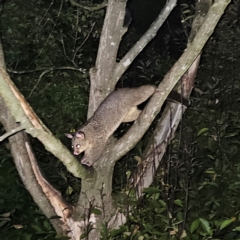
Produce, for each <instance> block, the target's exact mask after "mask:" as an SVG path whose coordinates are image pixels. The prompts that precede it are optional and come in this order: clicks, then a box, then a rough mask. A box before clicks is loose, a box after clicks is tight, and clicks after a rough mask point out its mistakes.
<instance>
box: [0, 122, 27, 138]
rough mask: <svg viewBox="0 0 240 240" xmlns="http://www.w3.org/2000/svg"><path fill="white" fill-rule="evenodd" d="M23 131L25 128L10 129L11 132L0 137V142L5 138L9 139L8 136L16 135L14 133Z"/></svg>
mask: <svg viewBox="0 0 240 240" xmlns="http://www.w3.org/2000/svg"><path fill="white" fill-rule="evenodd" d="M24 129H25V128H24V127H22V126H19V127H16V128H14V129H12V130H11V131H9V132H7V133H5V134H3V135H2V136H1V137H0V142H1V141H3V140H4V139H5V138H7V137H10V136H12V135H14V134H16V133H18V132H20V131H22V130H24Z"/></svg>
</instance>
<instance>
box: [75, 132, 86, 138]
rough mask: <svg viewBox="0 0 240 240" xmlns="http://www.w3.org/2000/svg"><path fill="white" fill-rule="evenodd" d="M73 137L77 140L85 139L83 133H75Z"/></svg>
mask: <svg viewBox="0 0 240 240" xmlns="http://www.w3.org/2000/svg"><path fill="white" fill-rule="evenodd" d="M75 136H76V137H77V138H80V139H84V138H85V135H84V133H83V132H77V133H76V134H75Z"/></svg>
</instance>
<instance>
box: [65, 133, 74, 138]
mask: <svg viewBox="0 0 240 240" xmlns="http://www.w3.org/2000/svg"><path fill="white" fill-rule="evenodd" d="M64 135H65V136H66V137H68V138H73V134H71V133H64Z"/></svg>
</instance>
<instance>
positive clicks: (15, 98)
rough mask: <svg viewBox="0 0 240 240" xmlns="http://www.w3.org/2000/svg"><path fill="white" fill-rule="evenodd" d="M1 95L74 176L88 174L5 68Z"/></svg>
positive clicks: (0, 71) (1, 72)
mask: <svg viewBox="0 0 240 240" xmlns="http://www.w3.org/2000/svg"><path fill="white" fill-rule="evenodd" d="M0 95H1V96H2V98H3V99H4V102H5V104H6V106H7V107H8V109H9V111H10V112H11V114H12V115H13V116H14V118H15V120H16V122H20V124H21V126H22V127H24V128H25V129H26V132H27V133H29V134H31V135H32V136H33V137H37V138H38V139H39V140H40V141H41V142H42V143H43V145H44V146H45V147H46V149H47V150H49V151H50V152H51V153H53V155H54V156H56V157H57V158H58V159H59V160H60V161H62V163H63V164H64V165H65V166H66V167H67V169H68V171H69V172H71V173H72V174H73V175H74V176H76V177H79V178H85V177H86V176H87V172H88V171H87V170H86V169H85V168H84V167H83V166H82V165H81V164H80V163H79V162H78V161H77V159H76V158H75V157H73V155H72V154H71V153H70V152H69V151H68V149H67V148H66V147H65V146H64V145H63V144H62V143H61V142H60V141H59V140H58V139H56V138H55V137H54V136H53V135H52V133H51V132H50V131H49V129H47V127H46V126H45V125H44V124H43V123H42V122H41V120H40V119H39V118H38V117H37V115H36V114H35V112H34V111H33V110H32V108H31V107H30V106H29V104H28V103H27V101H26V100H25V98H24V97H23V96H22V95H21V93H20V92H19V91H18V89H17V88H16V86H15V85H14V84H13V82H12V81H11V79H10V78H9V76H8V74H7V73H6V72H5V71H4V70H3V69H0Z"/></svg>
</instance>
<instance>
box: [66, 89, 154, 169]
mask: <svg viewBox="0 0 240 240" xmlns="http://www.w3.org/2000/svg"><path fill="white" fill-rule="evenodd" d="M155 89H156V87H155V86H153V85H144V86H141V87H138V88H122V89H119V90H116V91H114V92H112V93H111V94H109V95H108V97H107V98H106V99H105V100H104V101H103V102H102V103H101V104H100V105H99V107H98V109H97V110H96V112H95V113H94V115H93V116H92V117H91V118H90V119H89V120H88V121H87V122H86V123H85V124H84V125H83V126H82V127H80V128H79V129H78V131H77V132H76V133H74V134H73V135H72V134H65V135H66V136H67V137H68V138H71V139H72V148H73V153H74V155H79V154H80V153H81V152H84V156H83V158H82V159H81V163H82V164H86V165H87V166H92V165H93V164H94V162H96V161H97V160H98V159H99V158H100V157H101V155H102V152H103V150H104V148H105V145H106V143H107V140H108V138H109V137H110V136H111V135H112V134H113V132H114V131H115V130H116V129H117V128H118V126H119V125H120V124H121V123H122V122H132V121H135V120H136V119H137V118H138V116H139V115H140V113H141V110H139V109H138V108H137V105H139V104H141V103H143V102H145V101H146V100H147V99H148V98H149V97H150V96H151V95H152V94H153V93H154V92H155Z"/></svg>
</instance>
